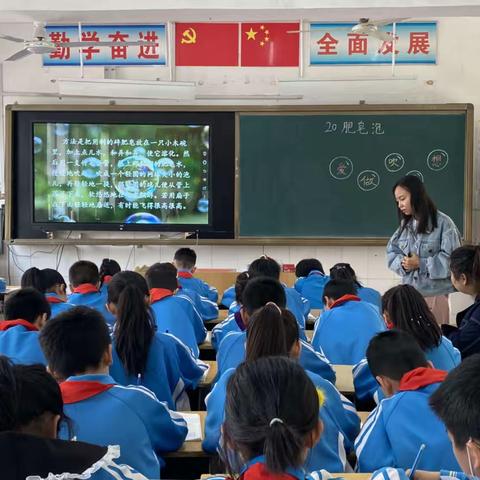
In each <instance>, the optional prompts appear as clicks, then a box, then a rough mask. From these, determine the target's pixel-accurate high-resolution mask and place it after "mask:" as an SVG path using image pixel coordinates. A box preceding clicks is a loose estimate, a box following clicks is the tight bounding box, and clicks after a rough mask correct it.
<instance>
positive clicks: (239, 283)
mask: <svg viewBox="0 0 480 480" xmlns="http://www.w3.org/2000/svg"><path fill="white" fill-rule="evenodd" d="M249 280H250V275H249V274H248V272H242V273H239V274H238V275H237V278H236V280H235V300H236V302H237V303H238V304H240V305H241V304H242V303H243V302H242V296H243V291H244V290H245V287H246V286H247V283H248V281H249Z"/></svg>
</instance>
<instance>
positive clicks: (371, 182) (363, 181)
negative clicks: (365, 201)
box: [357, 170, 380, 192]
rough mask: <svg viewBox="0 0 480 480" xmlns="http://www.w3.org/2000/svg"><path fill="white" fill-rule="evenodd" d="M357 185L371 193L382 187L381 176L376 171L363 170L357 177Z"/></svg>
mask: <svg viewBox="0 0 480 480" xmlns="http://www.w3.org/2000/svg"><path fill="white" fill-rule="evenodd" d="M357 185H358V188H360V190H363V191H364V192H371V191H372V190H375V189H376V188H377V187H378V186H379V185H380V175H379V174H378V173H377V172H376V171H375V170H363V172H360V173H359V174H358V177H357Z"/></svg>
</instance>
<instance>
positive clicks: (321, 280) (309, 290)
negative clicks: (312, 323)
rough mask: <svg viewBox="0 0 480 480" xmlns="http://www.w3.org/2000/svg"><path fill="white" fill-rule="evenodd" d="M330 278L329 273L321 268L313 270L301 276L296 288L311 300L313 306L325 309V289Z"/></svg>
mask: <svg viewBox="0 0 480 480" xmlns="http://www.w3.org/2000/svg"><path fill="white" fill-rule="evenodd" d="M329 280H330V277H329V276H328V275H325V274H324V273H322V272H320V271H319V270H312V271H311V272H310V273H309V274H308V275H307V276H306V277H299V278H298V279H297V281H296V282H295V285H294V288H295V290H296V291H297V292H298V293H299V294H300V295H301V296H302V297H303V298H306V299H307V300H308V301H309V302H310V306H311V308H316V309H320V310H322V309H323V289H324V288H325V285H326V284H327V283H328V281H329Z"/></svg>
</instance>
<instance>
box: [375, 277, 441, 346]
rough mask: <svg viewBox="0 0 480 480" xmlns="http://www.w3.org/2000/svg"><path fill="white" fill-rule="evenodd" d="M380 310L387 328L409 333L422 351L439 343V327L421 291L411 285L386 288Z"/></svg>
mask: <svg viewBox="0 0 480 480" xmlns="http://www.w3.org/2000/svg"><path fill="white" fill-rule="evenodd" d="M382 311H383V317H384V319H385V323H386V324H387V327H388V328H397V329H398V330H403V331H404V332H408V333H410V334H411V335H412V336H413V337H414V338H415V339H416V340H417V342H418V344H419V345H420V348H421V349H422V350H423V351H427V350H430V349H431V348H435V347H438V346H439V345H440V342H441V340H442V332H441V330H440V327H439V326H438V324H437V322H436V321H435V317H434V316H433V313H432V311H431V310H430V308H428V305H427V302H426V301H425V299H424V298H423V296H422V295H421V293H420V292H419V291H418V290H417V289H415V288H414V287H412V286H411V285H397V286H396V287H393V288H390V290H387V291H386V292H385V293H384V295H383V297H382Z"/></svg>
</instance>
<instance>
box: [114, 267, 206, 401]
mask: <svg viewBox="0 0 480 480" xmlns="http://www.w3.org/2000/svg"><path fill="white" fill-rule="evenodd" d="M108 308H109V310H110V311H111V312H112V314H113V315H114V316H115V318H116V322H115V327H114V329H113V346H114V348H113V352H112V355H113V364H112V366H111V367H110V374H111V375H112V377H113V378H114V379H115V380H116V381H117V382H118V383H120V384H121V385H143V386H145V387H147V388H148V389H150V390H152V391H153V392H154V393H155V395H156V396H157V398H158V399H159V400H161V401H164V402H167V404H168V405H169V407H170V408H173V409H175V410H189V409H190V403H189V400H188V396H187V393H186V391H185V390H186V389H193V388H195V387H196V386H197V384H198V382H199V380H200V379H201V378H202V375H203V374H204V372H205V370H206V369H207V365H206V364H204V363H203V362H201V361H200V360H197V359H196V358H195V357H194V356H193V355H192V353H191V351H190V349H188V348H187V347H185V345H183V344H182V343H181V342H180V341H178V340H177V339H176V338H175V337H174V336H173V335H168V334H164V333H160V332H157V329H156V327H155V321H154V318H153V313H152V311H151V309H150V305H149V291H148V286H147V282H146V280H145V279H144V278H143V277H142V276H141V275H140V274H138V273H136V272H131V271H124V272H120V273H117V274H116V275H115V276H114V277H113V278H112V280H111V282H110V283H109V285H108Z"/></svg>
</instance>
